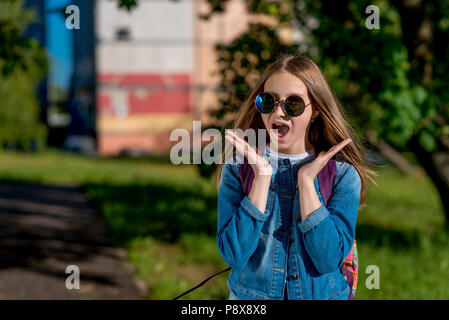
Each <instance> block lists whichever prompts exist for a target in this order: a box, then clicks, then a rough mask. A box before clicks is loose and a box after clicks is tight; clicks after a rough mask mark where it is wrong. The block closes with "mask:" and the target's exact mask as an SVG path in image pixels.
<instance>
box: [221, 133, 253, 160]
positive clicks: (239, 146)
mask: <svg viewBox="0 0 449 320" xmlns="http://www.w3.org/2000/svg"><path fill="white" fill-rule="evenodd" d="M225 139H226V140H228V141H229V142H231V143H232V144H233V145H234V146H235V149H236V150H237V152H238V153H240V154H241V155H243V156H244V157H245V158H248V151H249V150H247V148H245V147H244V145H243V144H242V143H241V142H240V141H238V140H237V139H235V138H233V137H231V136H228V135H227V136H225Z"/></svg>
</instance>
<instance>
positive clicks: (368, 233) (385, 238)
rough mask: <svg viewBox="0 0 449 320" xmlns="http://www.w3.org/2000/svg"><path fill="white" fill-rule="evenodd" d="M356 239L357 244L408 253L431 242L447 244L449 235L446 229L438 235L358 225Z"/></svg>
mask: <svg viewBox="0 0 449 320" xmlns="http://www.w3.org/2000/svg"><path fill="white" fill-rule="evenodd" d="M356 239H357V242H360V243H366V244H370V245H373V246H376V247H389V248H391V249H394V250H403V251H408V250H410V249H415V248H420V247H422V246H423V245H424V244H425V243H426V242H429V241H430V242H431V243H434V244H437V243H445V242H446V241H447V239H449V233H448V232H447V231H445V230H444V229H442V230H441V231H440V232H438V233H424V232H422V231H414V230H410V231H401V230H396V229H391V228H384V227H381V226H376V225H372V224H358V225H357V229H356Z"/></svg>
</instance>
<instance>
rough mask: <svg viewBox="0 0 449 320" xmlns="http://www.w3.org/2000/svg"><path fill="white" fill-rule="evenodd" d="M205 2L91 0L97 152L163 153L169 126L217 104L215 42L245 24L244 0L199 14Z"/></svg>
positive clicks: (186, 122)
mask: <svg viewBox="0 0 449 320" xmlns="http://www.w3.org/2000/svg"><path fill="white" fill-rule="evenodd" d="M208 10H209V5H208V4H207V3H206V1H203V0H198V1H195V0H180V1H168V0H167V1H145V0H141V1H139V5H138V7H137V8H134V9H133V10H132V11H131V12H127V11H126V10H123V9H118V8H117V3H116V2H115V1H106V0H98V1H97V3H96V11H95V12H96V14H95V19H96V28H95V32H96V38H97V44H96V60H97V71H96V72H97V137H98V148H99V152H100V153H101V154H117V153H120V152H122V151H123V150H127V149H143V150H150V151H153V152H164V151H168V150H169V149H170V147H171V145H172V144H173V143H176V142H170V139H169V136H170V132H171V131H172V130H173V129H175V128H186V129H188V130H191V129H192V122H193V120H202V121H203V123H204V124H206V123H208V120H209V119H207V115H206V110H207V109H208V108H214V107H217V101H216V99H215V87H216V86H217V84H218V78H217V77H216V76H214V75H213V74H212V73H213V71H215V69H216V59H215V54H214V45H215V44H216V43H217V42H225V41H228V40H230V39H232V38H233V37H234V36H235V35H238V34H239V33H241V32H242V31H243V29H244V28H245V27H246V26H247V19H246V17H245V12H246V11H245V4H244V2H243V1H238V0H237V1H230V3H229V5H228V8H227V11H226V13H225V14H221V15H215V16H214V17H213V18H212V19H211V20H209V21H204V20H201V19H199V15H200V14H201V13H203V14H204V13H206V12H208Z"/></svg>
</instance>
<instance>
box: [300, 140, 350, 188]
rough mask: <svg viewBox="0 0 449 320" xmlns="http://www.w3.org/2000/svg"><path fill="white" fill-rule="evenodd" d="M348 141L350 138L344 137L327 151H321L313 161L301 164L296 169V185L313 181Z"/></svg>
mask: <svg viewBox="0 0 449 320" xmlns="http://www.w3.org/2000/svg"><path fill="white" fill-rule="evenodd" d="M350 142H352V140H351V139H345V140H343V141H341V142H339V143H338V144H336V145H334V146H333V147H332V148H330V149H329V150H328V151H321V152H320V153H319V154H318V155H317V156H316V158H315V159H314V160H313V161H311V162H309V163H307V164H305V165H303V166H302V167H301V168H300V169H299V171H298V185H302V184H303V183H304V182H305V181H313V180H314V179H315V177H316V176H317V175H318V173H320V171H321V170H322V169H323V168H324V166H325V165H326V164H327V162H328V161H329V160H330V159H332V157H333V156H334V155H336V154H337V152H339V151H340V150H341V149H343V148H344V147H345V146H346V145H347V144H349V143H350Z"/></svg>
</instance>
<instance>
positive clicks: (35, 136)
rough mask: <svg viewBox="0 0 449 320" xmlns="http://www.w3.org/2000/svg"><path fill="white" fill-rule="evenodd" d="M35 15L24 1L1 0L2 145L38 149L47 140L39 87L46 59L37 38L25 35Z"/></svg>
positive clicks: (0, 96) (0, 75)
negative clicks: (26, 8)
mask: <svg viewBox="0 0 449 320" xmlns="http://www.w3.org/2000/svg"><path fill="white" fill-rule="evenodd" d="M32 18H33V12H32V11H30V10H24V9H23V1H2V2H1V3H0V124H1V125H0V148H7V149H14V150H23V151H25V150H36V149H39V148H40V147H42V146H43V145H44V141H45V136H46V128H45V126H44V125H43V124H42V123H41V122H40V119H39V113H40V108H39V103H38V101H37V98H36V88H37V85H38V83H39V81H40V80H41V78H42V76H43V75H44V73H45V71H46V69H47V61H46V57H45V51H44V50H43V49H42V48H41V47H40V46H39V44H38V43H37V41H36V40H34V39H27V38H26V37H25V36H24V30H25V28H26V26H27V24H28V23H29V22H30V21H31V19H32Z"/></svg>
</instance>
